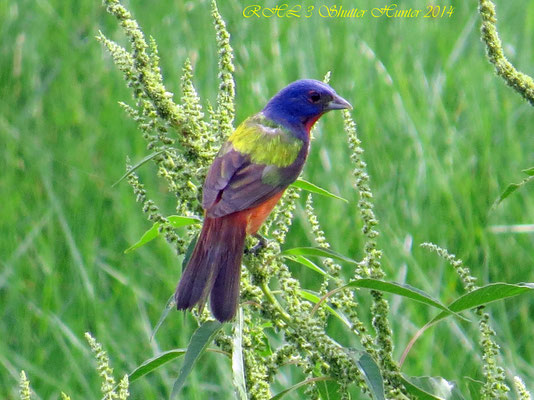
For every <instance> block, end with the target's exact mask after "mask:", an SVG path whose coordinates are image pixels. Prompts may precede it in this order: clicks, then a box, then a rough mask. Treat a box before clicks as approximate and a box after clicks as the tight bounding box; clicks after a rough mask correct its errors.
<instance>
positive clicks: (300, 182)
mask: <svg viewBox="0 0 534 400" xmlns="http://www.w3.org/2000/svg"><path fill="white" fill-rule="evenodd" d="M291 186H293V187H296V188H300V189H302V190H306V191H308V192H312V193H316V194H320V195H321V196H326V197H331V198H333V199H337V200H342V201H344V202H346V203H348V202H349V201H348V200H347V199H344V198H343V197H339V196H337V195H335V194H334V193H331V192H329V191H328V190H326V189H323V188H321V187H319V186H317V185H315V184H313V183H311V182H308V181H306V180H304V179H301V178H299V179H297V180H296V181H295V182H293V184H292V185H291Z"/></svg>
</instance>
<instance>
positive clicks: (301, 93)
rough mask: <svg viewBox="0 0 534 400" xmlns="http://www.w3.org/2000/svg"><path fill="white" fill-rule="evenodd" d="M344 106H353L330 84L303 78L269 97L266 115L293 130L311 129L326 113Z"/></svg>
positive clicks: (264, 111)
mask: <svg viewBox="0 0 534 400" xmlns="http://www.w3.org/2000/svg"><path fill="white" fill-rule="evenodd" d="M344 108H349V109H350V108H352V106H351V105H350V104H349V102H348V101H347V100H345V99H343V98H342V97H341V96H339V95H337V94H336V92H335V91H334V89H332V88H331V87H330V86H328V85H327V84H326V83H323V82H319V81H316V80H314V79H302V80H299V81H295V82H293V83H291V84H289V85H288V86H286V87H285V88H284V89H282V90H281V91H280V92H278V93H277V94H276V96H274V97H273V98H272V99H271V100H269V102H268V103H267V105H266V106H265V108H264V109H263V114H264V115H265V116H266V117H267V118H269V119H272V120H273V121H275V122H278V123H280V124H282V125H285V126H287V127H288V128H290V129H293V130H295V129H296V130H298V131H299V132H302V131H303V130H305V131H306V132H309V130H310V128H311V127H312V125H313V124H314V123H315V121H317V120H318V119H319V117H320V116H321V115H323V114H324V113H325V112H327V111H330V110H341V109H344Z"/></svg>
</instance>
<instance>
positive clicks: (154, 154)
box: [111, 150, 167, 187]
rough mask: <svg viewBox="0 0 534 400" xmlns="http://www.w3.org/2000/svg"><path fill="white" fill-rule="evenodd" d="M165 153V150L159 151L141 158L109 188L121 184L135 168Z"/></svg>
mask: <svg viewBox="0 0 534 400" xmlns="http://www.w3.org/2000/svg"><path fill="white" fill-rule="evenodd" d="M166 151H167V150H160V151H157V152H155V153H152V154H149V155H148V156H146V157H145V158H143V159H142V160H141V161H139V162H138V163H137V164H135V165H134V166H133V167H131V168H130V169H129V170H128V171H126V173H125V174H124V175H123V176H121V177H120V178H119V180H118V181H117V182H115V183H114V184H113V185H111V187H115V186H117V185H118V184H119V183H121V182H122V181H123V180H124V178H126V177H127V176H128V175H130V174H131V173H132V172H134V171H135V170H136V169H137V168H139V167H141V166H142V165H144V164H146V163H147V162H149V161H150V160H152V159H153V158H155V157H157V156H159V155H160V154H163V153H165V152H166Z"/></svg>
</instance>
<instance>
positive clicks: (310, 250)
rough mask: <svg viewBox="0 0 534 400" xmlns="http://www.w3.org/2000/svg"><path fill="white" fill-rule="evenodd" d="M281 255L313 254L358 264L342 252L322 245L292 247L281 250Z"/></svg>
mask: <svg viewBox="0 0 534 400" xmlns="http://www.w3.org/2000/svg"><path fill="white" fill-rule="evenodd" d="M282 255H283V256H315V257H326V258H332V259H334V260H338V261H344V262H348V263H350V264H358V262H356V261H355V260H353V259H352V258H349V257H345V256H344V255H342V254H339V253H336V252H335V251H332V250H330V249H325V248H323V247H294V248H292V249H288V250H285V251H283V252H282Z"/></svg>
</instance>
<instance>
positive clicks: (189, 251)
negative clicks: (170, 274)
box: [182, 233, 199, 272]
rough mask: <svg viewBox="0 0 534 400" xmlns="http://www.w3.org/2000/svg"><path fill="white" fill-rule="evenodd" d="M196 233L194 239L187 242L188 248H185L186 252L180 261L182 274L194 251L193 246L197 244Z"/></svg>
mask: <svg viewBox="0 0 534 400" xmlns="http://www.w3.org/2000/svg"><path fill="white" fill-rule="evenodd" d="M198 235H199V234H198V233H197V234H196V235H195V237H194V238H193V239H192V240H191V242H189V246H187V250H186V251H185V256H184V260H183V261H182V272H184V271H185V267H187V264H189V260H190V259H191V255H192V254H193V250H195V246H196V245H197V242H198Z"/></svg>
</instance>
